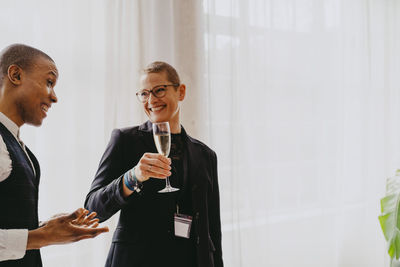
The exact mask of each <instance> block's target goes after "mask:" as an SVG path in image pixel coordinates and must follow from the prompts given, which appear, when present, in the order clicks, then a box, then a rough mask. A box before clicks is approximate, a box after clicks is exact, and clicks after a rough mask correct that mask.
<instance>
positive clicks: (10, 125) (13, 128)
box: [0, 112, 19, 140]
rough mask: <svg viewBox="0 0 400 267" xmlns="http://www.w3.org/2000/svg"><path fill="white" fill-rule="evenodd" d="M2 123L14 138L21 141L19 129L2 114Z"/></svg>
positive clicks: (0, 115) (0, 117) (0, 119)
mask: <svg viewBox="0 0 400 267" xmlns="http://www.w3.org/2000/svg"><path fill="white" fill-rule="evenodd" d="M0 122H1V123H2V124H3V125H4V126H5V127H6V128H7V130H9V131H10V132H11V133H12V135H14V137H15V138H16V139H17V140H19V127H18V125H16V124H15V123H14V122H13V121H12V120H10V119H9V118H8V117H7V116H6V115H4V114H3V113H2V112H0Z"/></svg>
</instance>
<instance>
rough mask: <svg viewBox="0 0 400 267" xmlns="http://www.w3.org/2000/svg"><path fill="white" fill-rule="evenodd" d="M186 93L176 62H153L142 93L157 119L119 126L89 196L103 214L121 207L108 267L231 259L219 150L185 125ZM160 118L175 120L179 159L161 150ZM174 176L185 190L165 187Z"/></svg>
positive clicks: (186, 265) (174, 147)
mask: <svg viewBox="0 0 400 267" xmlns="http://www.w3.org/2000/svg"><path fill="white" fill-rule="evenodd" d="M185 93H186V87H185V85H184V84H181V83H180V79H179V76H178V74H177V72H176V70H175V69H174V68H173V67H172V66H170V65H169V64H167V63H165V62H154V63H152V64H150V65H149V66H148V67H147V68H146V69H145V70H144V74H143V75H142V78H141V90H140V91H139V92H138V93H137V96H138V99H139V101H140V102H141V103H142V105H143V109H144V112H145V113H146V115H147V116H148V118H149V121H147V122H146V123H144V124H142V125H140V126H137V127H129V128H124V129H116V130H114V131H113V133H112V137H111V140H110V143H109V145H108V147H107V149H106V151H105V153H104V155H103V157H102V159H101V162H100V166H99V169H98V171H97V174H96V177H95V179H94V181H93V183H92V186H91V189H90V192H89V194H88V195H87V197H86V202H85V207H86V208H87V209H88V210H92V211H96V212H97V213H98V216H99V219H100V221H104V220H107V219H108V218H110V217H111V216H112V215H113V214H115V213H116V212H117V211H119V210H120V211H121V213H120V218H119V222H118V226H117V229H116V231H115V232H114V236H113V243H112V245H111V248H110V251H109V255H108V258H107V262H106V266H113V267H117V266H118V267H124V266H137V267H144V266H147V267H153V266H181V267H191V266H201V267H214V266H216V267H221V266H223V261H222V249H221V223H220V207H219V205H220V204H219V189H218V177H217V157H216V154H215V153H214V151H212V150H211V149H210V148H208V147H207V146H206V145H204V144H203V143H201V142H200V141H198V140H196V139H194V138H192V137H190V136H188V135H187V134H186V131H185V130H184V128H183V127H182V126H181V124H180V102H181V101H183V100H184V98H185ZM156 122H169V125H170V128H171V133H172V144H171V153H170V157H171V159H172V160H171V159H169V158H166V157H164V156H162V155H161V154H158V153H157V150H156V147H155V144H154V140H153V135H152V123H156ZM171 161H172V164H171ZM168 176H171V177H170V182H171V185H172V186H173V187H175V188H179V189H180V190H179V191H177V192H173V193H158V191H159V190H160V189H163V188H164V187H165V178H166V177H168Z"/></svg>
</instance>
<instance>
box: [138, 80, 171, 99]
mask: <svg viewBox="0 0 400 267" xmlns="http://www.w3.org/2000/svg"><path fill="white" fill-rule="evenodd" d="M168 86H173V87H177V86H179V83H175V84H162V85H157V86H155V87H153V88H152V89H151V90H147V89H143V90H140V91H139V92H137V93H136V96H137V98H138V99H139V101H140V102H142V103H144V102H146V101H147V100H148V99H149V97H150V94H153V96H155V97H157V98H161V97H164V96H165V95H166V94H167V87H168Z"/></svg>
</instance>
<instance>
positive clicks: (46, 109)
mask: <svg viewBox="0 0 400 267" xmlns="http://www.w3.org/2000/svg"><path fill="white" fill-rule="evenodd" d="M41 108H42V110H43V111H44V112H47V111H48V110H49V106H47V105H46V104H42V105H41Z"/></svg>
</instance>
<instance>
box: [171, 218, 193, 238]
mask: <svg viewBox="0 0 400 267" xmlns="http://www.w3.org/2000/svg"><path fill="white" fill-rule="evenodd" d="M174 226H175V236H179V237H183V238H189V237H190V227H191V226H192V216H188V215H184V214H177V213H175V216H174Z"/></svg>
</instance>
